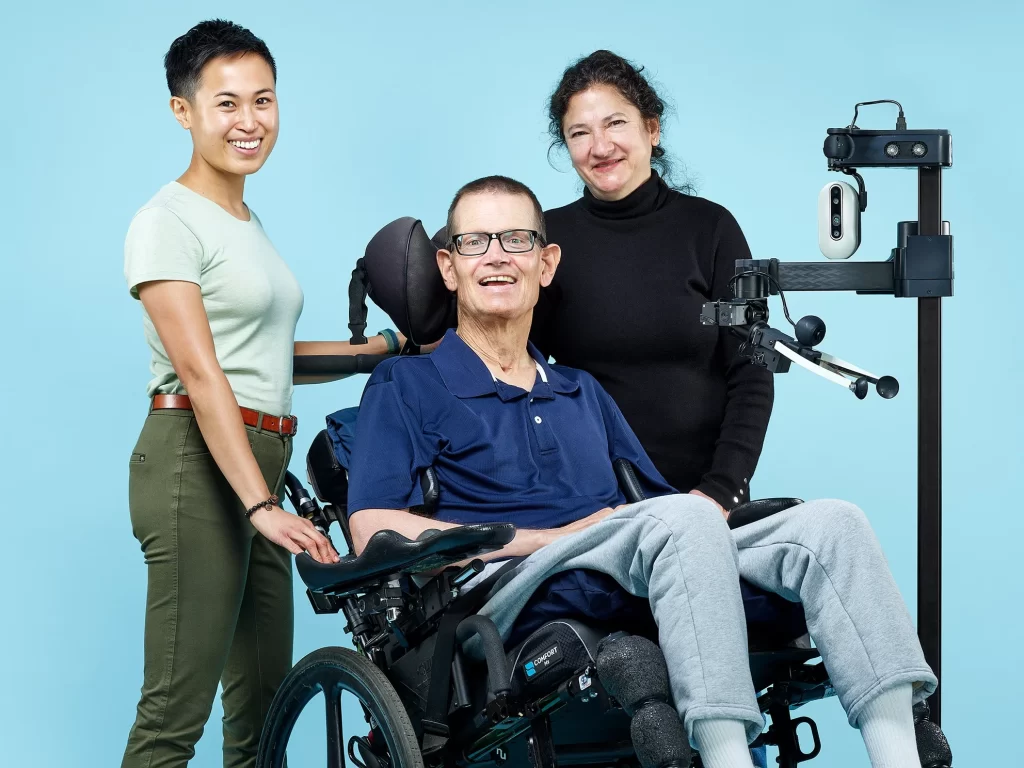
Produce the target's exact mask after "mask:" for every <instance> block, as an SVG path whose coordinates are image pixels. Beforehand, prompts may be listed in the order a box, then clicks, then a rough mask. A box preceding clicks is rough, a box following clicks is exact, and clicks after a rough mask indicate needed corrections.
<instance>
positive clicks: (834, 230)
mask: <svg viewBox="0 0 1024 768" xmlns="http://www.w3.org/2000/svg"><path fill="white" fill-rule="evenodd" d="M832 237H839V230H838V229H833V230H832Z"/></svg>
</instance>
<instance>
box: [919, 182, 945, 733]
mask: <svg viewBox="0 0 1024 768" xmlns="http://www.w3.org/2000/svg"><path fill="white" fill-rule="evenodd" d="M917 191H918V234H920V235H926V236H927V235H941V234H943V232H942V168H940V167H923V168H919V169H918V187H917ZM917 388H918V403H917V631H918V636H919V637H920V639H921V647H922V648H923V650H924V656H925V660H926V661H927V662H928V664H929V665H930V666H931V668H932V670H933V671H934V672H935V675H936V677H938V678H939V680H940V681H941V680H942V673H941V661H942V299H941V298H940V297H931V296H926V297H922V298H919V299H918V300H917ZM940 686H941V683H940ZM928 704H929V707H930V708H931V720H932V721H933V722H934V723H935V724H936V725H938V724H940V717H941V704H940V691H939V690H936V692H935V693H934V694H933V695H932V697H931V699H930V700H929V702H928Z"/></svg>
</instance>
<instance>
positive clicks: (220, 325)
mask: <svg viewBox="0 0 1024 768" xmlns="http://www.w3.org/2000/svg"><path fill="white" fill-rule="evenodd" d="M249 213H250V218H249V221H240V220H239V219H237V218H235V217H234V216H232V215H231V214H230V213H228V212H227V211H225V210H224V209H223V208H221V207H220V206H219V205H217V204H216V203H214V202H213V201H212V200H208V199H206V198H205V197H203V196H202V195H200V194H198V193H196V192H193V191H192V190H190V189H189V188H188V187H186V186H184V185H182V184H179V183H178V182H176V181H174V182H171V183H170V184H168V185H167V186H165V187H163V188H162V189H161V190H160V191H159V192H158V193H157V194H156V195H155V196H154V197H153V199H152V200H150V201H149V202H148V203H146V204H145V205H144V206H143V207H142V208H141V209H139V211H138V212H137V213H136V214H135V216H134V217H133V219H132V222H131V225H130V226H129V228H128V236H127V238H126V240H125V250H124V272H125V279H126V280H127V282H128V287H129V289H130V290H131V294H132V296H134V297H135V298H136V299H137V298H138V297H139V295H138V285H139V284H140V283H144V282H147V281H149V280H184V281H187V282H190V283H195V284H197V285H198V286H199V288H200V290H201V291H202V296H203V305H204V306H205V307H206V314H207V317H208V318H209V321H210V329H211V331H212V332H213V342H214V346H215V348H216V351H217V361H218V362H219V363H220V367H221V368H222V369H223V371H224V373H225V375H226V376H227V379H228V382H229V383H230V384H231V389H232V391H234V393H235V398H236V399H237V400H238V404H239V405H243V406H247V407H249V408H254V409H256V410H258V411H263V412H264V413H269V414H273V415H275V416H283V415H287V414H289V413H290V412H291V404H292V355H293V353H294V344H295V325H296V323H297V322H298V320H299V315H300V314H301V312H302V302H303V298H302V290H301V288H300V287H299V284H298V282H297V281H296V279H295V276H294V275H293V274H292V273H291V270H289V269H288V266H287V265H286V264H285V263H284V260H283V259H282V258H281V257H280V255H279V254H278V253H277V250H276V249H275V248H274V246H273V244H272V243H271V242H270V239H269V238H268V237H267V234H266V232H264V231H263V226H262V225H261V224H260V220H259V219H258V218H257V216H256V214H255V213H253V212H252V211H251V210H250V211H249ZM142 315H143V317H142V322H143V328H144V330H145V335H146V341H147V343H148V344H149V347H150V349H151V350H152V358H151V362H150V371H151V373H152V374H153V378H152V380H151V381H150V382H149V387H148V393H149V395H150V397H152V396H153V395H154V394H157V393H160V394H186V393H185V388H184V386H183V385H182V383H181V381H180V380H179V379H178V375H177V374H176V373H175V372H174V368H173V367H172V366H171V361H170V359H169V358H168V357H167V353H166V352H165V351H164V347H163V344H161V343H160V337H159V336H158V335H157V332H156V329H155V328H154V327H153V322H152V321H151V320H150V318H149V315H148V314H147V313H146V310H145V307H143V310H142Z"/></svg>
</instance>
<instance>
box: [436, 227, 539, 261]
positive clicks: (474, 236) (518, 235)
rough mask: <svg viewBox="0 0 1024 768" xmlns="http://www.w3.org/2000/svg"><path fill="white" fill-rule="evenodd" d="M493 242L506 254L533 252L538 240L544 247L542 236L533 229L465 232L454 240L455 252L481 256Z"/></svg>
mask: <svg viewBox="0 0 1024 768" xmlns="http://www.w3.org/2000/svg"><path fill="white" fill-rule="evenodd" d="M491 240H497V241H498V242H499V243H500V244H501V249H502V250H503V251H505V253H527V252H529V251H532V250H533V246H534V243H536V242H537V241H538V240H539V241H540V244H541V245H544V238H543V236H541V234H540V233H539V232H537V231H535V230H532V229H506V230H505V231H504V232H465V233H463V234H461V235H455V237H453V238H452V245H454V246H455V250H456V251H458V252H459V253H460V254H461V255H463V256H480V255H481V254H484V253H487V249H488V248H490V247H491Z"/></svg>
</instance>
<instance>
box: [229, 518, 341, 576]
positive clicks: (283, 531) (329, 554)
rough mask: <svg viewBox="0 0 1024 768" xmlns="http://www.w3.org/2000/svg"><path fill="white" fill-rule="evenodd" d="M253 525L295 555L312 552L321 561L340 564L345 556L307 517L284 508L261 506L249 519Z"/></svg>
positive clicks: (310, 553) (315, 558)
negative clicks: (340, 554) (342, 556)
mask: <svg viewBox="0 0 1024 768" xmlns="http://www.w3.org/2000/svg"><path fill="white" fill-rule="evenodd" d="M249 520H250V521H252V524H253V527H255V528H256V530H257V531H259V532H260V533H261V534H262V535H264V536H266V537H267V538H268V539H270V540H271V541H272V542H274V543H275V544H277V545H278V546H279V547H284V548H285V549H287V550H288V551H289V552H291V553H292V554H293V555H298V554H301V553H303V552H308V553H309V556H310V557H312V558H313V559H314V560H316V561H317V562H320V563H336V562H338V561H339V560H340V559H341V558H339V557H338V553H337V552H336V551H335V550H334V547H333V546H331V542H330V541H329V540H328V538H327V537H326V536H324V535H323V534H322V533H320V531H318V530H317V529H316V528H314V527H313V524H312V523H311V522H310V521H309V520H307V519H306V518H304V517H299V516H298V515H293V514H291V513H290V512H286V511H285V510H283V509H281V507H271V508H270V509H266V508H261V509H259V510H257V511H256V512H254V513H253V514H252V517H250V518H249Z"/></svg>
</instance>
